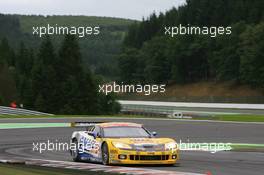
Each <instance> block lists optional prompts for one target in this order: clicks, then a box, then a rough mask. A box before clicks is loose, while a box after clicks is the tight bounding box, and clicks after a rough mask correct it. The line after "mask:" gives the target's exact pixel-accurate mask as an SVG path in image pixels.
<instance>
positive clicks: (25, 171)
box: [0, 164, 109, 175]
mask: <svg viewBox="0 0 264 175" xmlns="http://www.w3.org/2000/svg"><path fill="white" fill-rule="evenodd" d="M0 172H1V173H0V174H1V175H76V174H78V175H94V174H97V175H107V174H108V175H109V173H104V172H96V173H95V172H92V171H83V170H70V169H62V168H47V167H39V166H28V165H11V164H0Z"/></svg>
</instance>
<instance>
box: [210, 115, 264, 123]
mask: <svg viewBox="0 0 264 175" xmlns="http://www.w3.org/2000/svg"><path fill="white" fill-rule="evenodd" d="M207 119H209V120H217V121H237V122H264V115H240V114H239V115H215V116H212V117H209V118H207Z"/></svg>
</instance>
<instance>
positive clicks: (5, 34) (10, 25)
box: [0, 14, 134, 79]
mask: <svg viewBox="0 0 264 175" xmlns="http://www.w3.org/2000/svg"><path fill="white" fill-rule="evenodd" d="M133 22H134V21H133V20H127V19H120V18H110V17H89V16H41V15H4V14H0V40H1V39H2V38H7V39H8V41H9V44H10V46H11V47H12V48H14V49H15V50H17V49H19V47H20V46H19V45H20V42H21V41H23V42H24V44H25V45H27V46H28V47H30V48H32V49H38V48H39V47H40V44H41V41H42V38H39V37H38V36H36V35H32V32H33V31H32V28H33V27H37V26H47V25H48V24H49V25H51V26H55V25H57V26H76V27H78V26H93V27H94V26H99V27H100V35H96V36H87V37H84V38H81V39H79V44H80V51H81V54H82V59H83V60H82V61H83V67H84V68H88V69H90V70H91V71H92V72H94V73H96V74H100V75H102V77H104V78H107V79H112V78H114V77H115V76H117V71H116V70H117V60H116V55H118V54H119V53H120V48H121V45H122V41H123V38H124V35H125V33H126V32H127V29H128V26H129V25H130V24H132V23H133ZM51 40H52V43H53V46H54V49H55V50H56V51H57V50H58V49H59V47H60V43H61V42H62V40H63V35H61V36H54V35H53V36H51Z"/></svg>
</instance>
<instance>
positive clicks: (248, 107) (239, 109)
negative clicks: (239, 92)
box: [119, 100, 264, 116]
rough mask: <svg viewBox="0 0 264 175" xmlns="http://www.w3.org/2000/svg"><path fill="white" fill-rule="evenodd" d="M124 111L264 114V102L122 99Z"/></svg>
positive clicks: (135, 112)
mask: <svg viewBox="0 0 264 175" xmlns="http://www.w3.org/2000/svg"><path fill="white" fill-rule="evenodd" d="M119 103H120V104H121V106H122V111H121V112H122V113H125V114H134V115H141V114H142V115H151V116H152V115H159V116H160V115H162V116H163V115H167V116H168V115H173V113H179V112H181V113H183V114H184V115H185V116H189V115H199V116H200V115H202V116H211V115H214V114H264V104H235V103H182V102H159V101H126V100H120V101H119Z"/></svg>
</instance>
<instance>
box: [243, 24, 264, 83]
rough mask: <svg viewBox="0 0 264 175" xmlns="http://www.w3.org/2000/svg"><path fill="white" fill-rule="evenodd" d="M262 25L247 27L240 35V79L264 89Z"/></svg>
mask: <svg viewBox="0 0 264 175" xmlns="http://www.w3.org/2000/svg"><path fill="white" fill-rule="evenodd" d="M263 38H264V23H260V24H259V25H256V26H249V27H248V28H247V30H246V31H245V32H244V33H243V34H242V35H241V39H242V42H241V49H240V57H241V65H240V78H241V81H242V82H244V83H249V84H250V85H252V86H255V87H256V86H257V87H264V59H263V58H264V52H263V51H264V43H263Z"/></svg>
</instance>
